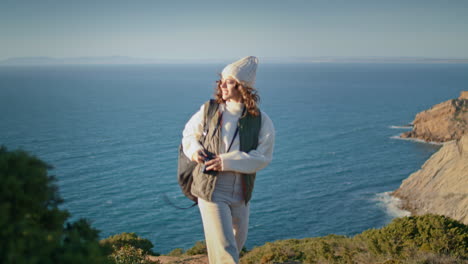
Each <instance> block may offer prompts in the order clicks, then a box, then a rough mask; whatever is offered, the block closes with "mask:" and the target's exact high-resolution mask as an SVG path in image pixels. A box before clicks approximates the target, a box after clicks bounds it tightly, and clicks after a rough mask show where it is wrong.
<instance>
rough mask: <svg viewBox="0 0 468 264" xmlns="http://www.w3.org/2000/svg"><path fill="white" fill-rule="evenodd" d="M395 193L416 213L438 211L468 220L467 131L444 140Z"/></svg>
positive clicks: (404, 207) (464, 221) (460, 219)
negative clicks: (450, 140)
mask: <svg viewBox="0 0 468 264" xmlns="http://www.w3.org/2000/svg"><path fill="white" fill-rule="evenodd" d="M392 195H393V196H396V197H398V198H400V199H401V200H402V201H403V204H402V207H403V209H405V210H408V211H410V212H412V213H413V214H416V215H419V214H424V213H435V214H440V215H445V216H448V217H451V218H453V219H456V220H459V221H461V222H463V223H465V224H468V134H465V135H463V136H462V137H461V138H460V139H459V140H456V141H452V142H448V143H445V144H444V146H443V147H442V148H441V149H440V150H439V151H437V152H436V153H434V154H433V155H432V156H431V157H430V158H429V160H427V161H426V162H425V163H424V165H423V166H422V168H421V169H420V170H419V171H417V172H415V173H413V174H411V175H410V176H409V177H408V178H407V179H406V180H404V181H403V183H402V184H401V186H400V188H398V189H397V190H396V191H394V192H393V193H392Z"/></svg>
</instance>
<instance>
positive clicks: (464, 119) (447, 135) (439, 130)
mask: <svg viewBox="0 0 468 264" xmlns="http://www.w3.org/2000/svg"><path fill="white" fill-rule="evenodd" d="M412 124H413V129H412V131H408V132H405V133H403V134H401V135H400V137H401V138H416V139H422V140H424V141H426V142H439V143H441V142H447V141H452V140H457V139H460V138H461V136H462V135H463V134H465V133H467V132H468V91H462V92H461V94H460V97H459V98H457V99H451V100H448V101H445V102H443V103H440V104H437V105H435V106H433V107H431V108H430V109H428V110H425V111H423V112H420V113H418V114H417V115H416V117H415V119H414V121H413V122H412Z"/></svg>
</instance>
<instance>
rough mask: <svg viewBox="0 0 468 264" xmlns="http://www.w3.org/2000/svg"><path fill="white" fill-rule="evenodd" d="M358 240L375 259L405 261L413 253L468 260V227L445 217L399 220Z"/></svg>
mask: <svg viewBox="0 0 468 264" xmlns="http://www.w3.org/2000/svg"><path fill="white" fill-rule="evenodd" d="M356 239H358V240H362V241H364V242H365V243H366V244H367V247H368V248H369V250H370V251H371V252H372V253H373V254H376V255H389V256H392V257H398V258H404V257H407V256H408V255H410V254H412V251H411V249H414V248H416V249H418V250H420V251H425V252H433V253H437V254H441V255H450V256H454V257H459V258H463V259H468V250H467V249H468V226H466V225H464V224H462V223H460V222H458V221H456V220H453V219H450V218H448V217H445V216H440V215H433V214H427V215H423V216H411V217H403V218H397V219H395V220H394V221H392V222H391V223H390V224H389V225H387V226H385V227H383V228H381V229H370V230H367V231H364V232H363V233H362V234H360V235H357V236H356Z"/></svg>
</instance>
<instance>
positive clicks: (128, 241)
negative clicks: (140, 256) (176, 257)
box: [100, 232, 159, 256]
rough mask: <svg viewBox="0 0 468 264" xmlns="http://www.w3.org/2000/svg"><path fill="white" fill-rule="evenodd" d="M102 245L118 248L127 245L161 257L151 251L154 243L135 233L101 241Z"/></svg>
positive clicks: (114, 236) (122, 234)
mask: <svg viewBox="0 0 468 264" xmlns="http://www.w3.org/2000/svg"><path fill="white" fill-rule="evenodd" d="M100 243H101V245H104V246H108V247H109V246H110V247H113V246H115V247H117V248H120V247H122V246H125V245H129V246H132V247H134V248H139V249H141V250H143V252H144V253H145V254H149V255H153V256H159V254H157V253H154V252H153V251H152V250H151V249H152V248H153V243H151V241H149V240H148V239H145V238H141V237H139V236H137V235H136V234H135V233H125V232H124V233H121V234H117V235H113V236H110V237H108V238H105V239H103V240H101V241H100Z"/></svg>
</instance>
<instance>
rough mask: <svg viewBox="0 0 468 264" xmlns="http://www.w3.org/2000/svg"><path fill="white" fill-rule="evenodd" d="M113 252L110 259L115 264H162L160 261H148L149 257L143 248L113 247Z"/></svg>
mask: <svg viewBox="0 0 468 264" xmlns="http://www.w3.org/2000/svg"><path fill="white" fill-rule="evenodd" d="M112 248H113V252H112V254H111V255H110V256H109V258H110V259H111V260H112V261H114V262H115V264H158V263H159V264H160V263H161V262H160V261H159V260H158V261H151V260H149V259H148V255H147V254H146V253H145V252H144V250H143V249H141V248H135V247H133V246H131V245H128V244H127V245H123V246H121V247H117V246H116V245H112Z"/></svg>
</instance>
